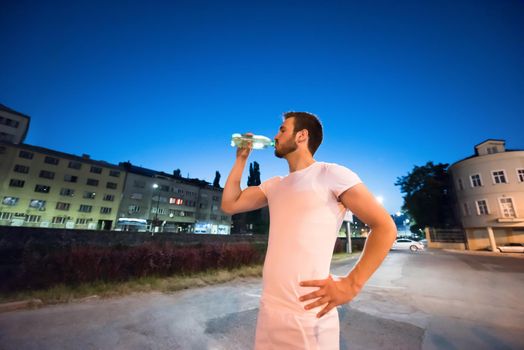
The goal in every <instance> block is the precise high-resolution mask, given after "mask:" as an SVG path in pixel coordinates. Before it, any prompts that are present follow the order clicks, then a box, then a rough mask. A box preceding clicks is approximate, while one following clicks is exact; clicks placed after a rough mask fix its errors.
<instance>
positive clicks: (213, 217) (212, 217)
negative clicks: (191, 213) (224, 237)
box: [209, 214, 217, 220]
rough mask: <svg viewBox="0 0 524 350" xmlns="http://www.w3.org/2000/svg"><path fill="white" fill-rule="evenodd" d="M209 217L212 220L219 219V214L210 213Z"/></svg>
mask: <svg viewBox="0 0 524 350" xmlns="http://www.w3.org/2000/svg"><path fill="white" fill-rule="evenodd" d="M209 219H211V220H216V219H217V216H216V215H214V214H211V215H209Z"/></svg>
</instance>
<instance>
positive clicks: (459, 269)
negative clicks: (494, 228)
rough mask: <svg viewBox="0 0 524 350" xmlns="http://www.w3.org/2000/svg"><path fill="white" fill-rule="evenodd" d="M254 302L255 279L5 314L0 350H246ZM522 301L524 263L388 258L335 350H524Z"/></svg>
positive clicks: (343, 313) (348, 263)
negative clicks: (338, 347) (339, 345)
mask: <svg viewBox="0 0 524 350" xmlns="http://www.w3.org/2000/svg"><path fill="white" fill-rule="evenodd" d="M355 261H356V260H355V259H351V260H345V261H338V262H335V263H333V265H332V272H333V273H334V274H337V275H344V274H346V273H347V272H348V271H349V270H350V269H351V267H352V266H353V265H354V263H355ZM260 292H261V281H260V279H243V280H236V281H233V282H229V283H225V284H222V285H215V286H208V287H203V288H195V289H190V290H185V291H180V292H175V293H172V294H162V293H148V294H135V295H130V296H126V297H119V298H113V299H91V300H88V301H85V302H77V303H71V304H64V305H55V306H47V307H43V308H40V309H34V310H21V311H12V312H5V313H1V314H0V348H1V349H191V350H193V349H196V350H198V349H228V350H234V349H251V348H252V343H253V339H254V329H255V323H256V317H257V311H258V302H259V298H260ZM523 300H524V259H515V258H507V257H491V256H471V255H465V254H457V253H450V252H443V251H433V250H432V251H425V252H416V253H411V252H404V251H402V252H396V251H392V252H390V254H389V255H388V257H387V258H386V260H385V262H384V264H383V265H382V266H381V267H380V269H379V270H378V271H377V273H376V274H375V275H374V276H373V277H372V278H371V280H370V281H369V282H368V284H367V285H366V287H365V288H364V290H363V291H362V292H361V293H360V294H359V295H358V296H357V298H355V299H354V300H353V301H352V302H351V303H350V304H348V305H345V306H342V307H339V315H340V324H341V347H340V348H341V349H342V350H348V349H351V350H359V349H403V350H409V349H424V350H426V349H427V350H432V349H451V350H453V349H524V337H522V334H524V306H523V303H522V301H523Z"/></svg>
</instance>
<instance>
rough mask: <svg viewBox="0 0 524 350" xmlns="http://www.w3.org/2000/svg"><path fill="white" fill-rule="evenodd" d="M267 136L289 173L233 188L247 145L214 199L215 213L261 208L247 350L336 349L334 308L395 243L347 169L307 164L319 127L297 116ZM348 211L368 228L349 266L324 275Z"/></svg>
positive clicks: (387, 222) (288, 116)
mask: <svg viewBox="0 0 524 350" xmlns="http://www.w3.org/2000/svg"><path fill="white" fill-rule="evenodd" d="M283 119H284V121H283V123H282V125H281V126H280V130H279V132H278V134H277V135H276V136H275V155H276V156H277V157H278V158H284V159H286V160H287V162H288V165H289V174H288V175H287V176H285V177H281V176H277V177H273V178H271V179H269V180H266V181H264V182H263V183H262V184H261V185H260V186H249V187H248V188H246V189H245V190H243V191H242V190H241V189H240V179H241V177H242V171H243V170H244V167H245V165H246V161H247V158H248V156H249V154H250V152H251V145H248V146H247V147H245V148H238V149H237V155H236V161H235V164H234V165H233V168H232V170H231V173H230V174H229V177H228V179H227V181H226V185H225V187H224V192H223V195H222V210H223V211H224V212H226V213H228V214H236V213H240V212H246V211H251V210H255V209H258V208H261V207H264V206H266V205H269V212H270V229H269V242H268V249H267V254H266V259H265V262H264V270H263V291H262V297H261V300H260V309H259V314H258V319H257V328H256V337H255V349H256V350H267V349H321V350H325V349H338V348H339V320H338V313H337V309H336V306H338V305H342V304H345V303H347V302H349V301H351V300H352V299H353V298H354V297H355V296H356V295H357V294H358V293H359V292H360V290H361V289H362V287H363V286H364V283H365V282H366V281H367V280H368V279H369V278H370V276H371V275H372V274H373V273H374V272H375V270H376V269H377V268H378V267H379V265H380V264H381V262H382V261H383V259H384V258H385V256H386V255H387V253H388V251H389V249H390V248H391V245H392V244H393V241H394V240H395V238H396V228H395V225H394V223H393V221H392V219H391V217H390V216H389V215H388V213H387V212H386V211H385V210H384V208H383V207H382V206H381V205H380V204H379V203H378V202H377V200H376V199H375V197H374V196H373V195H372V194H371V193H370V192H369V191H368V190H367V189H366V187H365V186H364V184H362V182H361V181H360V179H359V177H358V176H357V175H356V174H355V173H353V172H352V171H351V170H349V169H347V168H345V167H342V166H340V165H337V164H333V163H324V162H317V161H315V159H314V158H313V155H314V154H315V152H316V150H317V149H318V147H319V146H320V144H321V143H322V125H321V123H320V121H319V120H318V118H317V117H316V116H314V115H313V114H310V113H305V112H288V113H285V114H284V118H283ZM348 209H349V210H351V211H352V212H353V213H354V214H355V215H357V216H358V217H359V218H360V219H361V220H362V221H363V222H365V223H366V224H368V226H369V227H370V228H371V233H370V234H369V236H368V239H367V241H366V244H365V247H364V250H363V252H362V254H361V256H360V259H359V261H358V262H357V264H356V265H355V267H354V268H353V269H352V270H351V271H350V272H349V274H348V275H347V276H345V277H342V278H338V277H335V276H331V275H330V274H329V267H330V262H331V257H332V253H333V247H334V245H335V241H336V238H337V235H338V230H339V228H340V225H341V223H342V220H343V218H344V215H345V213H346V210H348Z"/></svg>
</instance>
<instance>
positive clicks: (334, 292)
mask: <svg viewBox="0 0 524 350" xmlns="http://www.w3.org/2000/svg"><path fill="white" fill-rule="evenodd" d="M300 286H302V287H319V289H318V290H316V291H314V292H312V293H309V294H305V295H303V296H301V297H300V298H299V300H300V301H306V300H311V299H316V301H314V302H312V303H309V304H307V305H306V306H305V307H304V309H306V310H309V309H312V308H315V307H318V306H322V305H325V306H324V308H323V309H322V310H321V311H320V312H319V313H318V314H317V317H319V318H320V317H322V316H324V315H325V314H326V313H328V312H329V311H331V309H333V308H334V307H336V306H338V305H342V304H346V303H348V302H350V301H351V300H353V298H355V296H356V295H357V294H358V293H359V292H360V289H361V287H359V286H357V285H355V284H353V283H352V282H351V281H350V280H349V279H348V278H340V277H336V276H332V275H330V276H329V277H328V278H326V279H324V280H310V281H302V282H300Z"/></svg>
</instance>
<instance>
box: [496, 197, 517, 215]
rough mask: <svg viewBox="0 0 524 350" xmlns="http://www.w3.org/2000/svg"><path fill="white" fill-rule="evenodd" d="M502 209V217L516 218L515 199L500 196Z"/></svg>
mask: <svg viewBox="0 0 524 350" xmlns="http://www.w3.org/2000/svg"><path fill="white" fill-rule="evenodd" d="M499 201H500V209H501V211H502V217H505V218H516V217H517V215H516V212H515V206H514V205H513V199H511V198H507V197H506V198H500V199H499Z"/></svg>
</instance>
